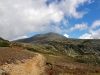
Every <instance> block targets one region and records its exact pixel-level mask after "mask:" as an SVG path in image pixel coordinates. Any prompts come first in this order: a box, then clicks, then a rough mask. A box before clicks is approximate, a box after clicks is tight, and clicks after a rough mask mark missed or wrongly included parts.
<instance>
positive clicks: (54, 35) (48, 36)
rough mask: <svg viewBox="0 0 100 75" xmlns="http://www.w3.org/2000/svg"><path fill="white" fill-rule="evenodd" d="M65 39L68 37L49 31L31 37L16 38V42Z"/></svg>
mask: <svg viewBox="0 0 100 75" xmlns="http://www.w3.org/2000/svg"><path fill="white" fill-rule="evenodd" d="M65 39H67V38H66V37H64V36H62V35H60V34H58V33H54V32H49V33H45V34H37V35H35V36H32V37H30V38H25V39H19V40H16V42H23V43H32V42H45V41H62V40H65Z"/></svg>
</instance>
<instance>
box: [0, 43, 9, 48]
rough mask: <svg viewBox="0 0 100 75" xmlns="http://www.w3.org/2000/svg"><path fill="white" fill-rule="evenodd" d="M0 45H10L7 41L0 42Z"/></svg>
mask: <svg viewBox="0 0 100 75" xmlns="http://www.w3.org/2000/svg"><path fill="white" fill-rule="evenodd" d="M0 47H10V44H9V43H8V42H0Z"/></svg>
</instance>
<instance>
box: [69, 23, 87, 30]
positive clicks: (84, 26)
mask: <svg viewBox="0 0 100 75" xmlns="http://www.w3.org/2000/svg"><path fill="white" fill-rule="evenodd" d="M87 28H88V26H87V23H82V24H75V26H74V27H72V28H70V30H69V31H74V30H86V29H87Z"/></svg>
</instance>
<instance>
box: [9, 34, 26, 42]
mask: <svg viewBox="0 0 100 75" xmlns="http://www.w3.org/2000/svg"><path fill="white" fill-rule="evenodd" d="M24 38H28V36H26V35H24V36H19V37H17V38H14V39H12V40H10V41H13V40H17V39H24Z"/></svg>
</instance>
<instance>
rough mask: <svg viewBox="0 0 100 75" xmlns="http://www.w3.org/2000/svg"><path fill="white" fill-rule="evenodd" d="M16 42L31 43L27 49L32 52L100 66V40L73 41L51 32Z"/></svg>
mask: <svg viewBox="0 0 100 75" xmlns="http://www.w3.org/2000/svg"><path fill="white" fill-rule="evenodd" d="M16 42H22V43H29V44H30V45H28V47H26V49H28V50H31V51H36V52H40V53H44V54H52V55H64V56H69V57H72V58H73V59H74V60H75V61H77V62H81V63H91V64H92V65H100V40H99V39H72V38H66V37H64V36H62V35H60V34H57V33H53V32H50V33H46V34H38V35H35V36H32V37H30V38H26V39H20V40H16Z"/></svg>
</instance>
